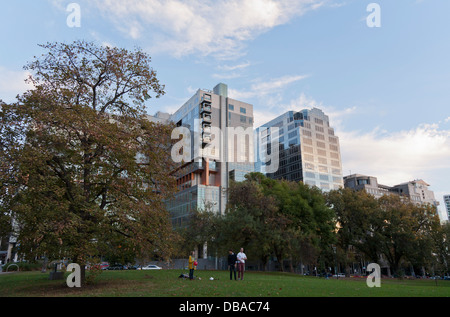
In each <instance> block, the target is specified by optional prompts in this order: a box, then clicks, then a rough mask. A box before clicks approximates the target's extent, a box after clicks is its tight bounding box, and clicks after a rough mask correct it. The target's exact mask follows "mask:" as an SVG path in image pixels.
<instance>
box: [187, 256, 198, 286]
mask: <svg viewBox="0 0 450 317" xmlns="http://www.w3.org/2000/svg"><path fill="white" fill-rule="evenodd" d="M195 262H196V261H195V253H194V251H191V255H190V256H189V266H188V268H189V279H190V280H193V279H194V270H195V269H197V266H196V265H195Z"/></svg>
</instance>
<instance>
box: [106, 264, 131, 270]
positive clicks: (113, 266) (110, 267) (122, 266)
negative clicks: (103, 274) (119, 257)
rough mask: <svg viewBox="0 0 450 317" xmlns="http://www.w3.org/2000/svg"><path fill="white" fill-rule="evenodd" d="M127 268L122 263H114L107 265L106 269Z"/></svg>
mask: <svg viewBox="0 0 450 317" xmlns="http://www.w3.org/2000/svg"><path fill="white" fill-rule="evenodd" d="M127 269H128V268H127V267H126V266H125V265H122V264H114V265H110V266H109V267H108V270H127Z"/></svg>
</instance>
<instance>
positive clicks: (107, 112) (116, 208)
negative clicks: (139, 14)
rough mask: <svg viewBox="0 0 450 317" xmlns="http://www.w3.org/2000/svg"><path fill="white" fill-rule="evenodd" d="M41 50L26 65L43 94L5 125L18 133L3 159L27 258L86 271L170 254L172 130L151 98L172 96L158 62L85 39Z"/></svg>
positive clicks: (24, 100) (35, 93) (7, 113)
mask: <svg viewBox="0 0 450 317" xmlns="http://www.w3.org/2000/svg"><path fill="white" fill-rule="evenodd" d="M41 47H42V48H43V49H44V50H45V53H44V54H43V55H42V56H41V57H40V58H37V59H35V60H34V61H33V62H31V63H29V64H28V65H27V66H26V67H25V69H27V70H29V71H30V72H31V73H32V74H33V75H32V76H31V77H30V78H29V81H30V82H32V83H33V84H34V87H35V89H33V90H29V91H27V92H25V93H24V94H23V95H21V96H20V97H19V102H17V103H16V104H13V105H10V106H8V107H6V106H5V107H2V110H3V112H2V117H1V118H2V121H1V124H2V125H1V126H0V128H1V129H5V128H9V129H11V130H12V131H15V132H17V134H16V135H14V138H13V139H12V140H10V141H11V142H13V146H12V147H11V148H12V149H13V151H10V152H9V153H6V154H5V153H2V155H10V156H11V159H10V160H9V161H8V163H9V165H8V167H7V168H6V170H8V171H10V172H12V174H13V177H12V179H14V182H13V183H14V184H12V183H10V184H9V185H8V186H9V187H10V188H14V195H12V194H13V192H12V191H10V192H9V196H8V197H9V199H10V200H11V201H12V202H11V204H10V208H11V210H12V212H13V215H14V218H15V219H16V220H17V223H18V228H17V229H18V230H17V233H18V235H19V241H20V252H21V253H22V254H23V255H26V256H27V257H28V258H33V257H36V256H42V255H45V256H47V257H49V258H55V259H56V258H61V257H63V256H65V257H69V258H71V259H72V260H74V261H78V263H85V262H86V261H87V260H88V257H89V256H96V255H99V253H100V254H101V253H103V254H104V253H107V252H110V251H111V249H116V250H119V249H120V250H119V251H120V252H128V253H130V252H131V254H134V255H135V256H152V255H153V254H158V255H160V256H164V255H169V254H170V251H171V249H170V248H171V244H170V240H171V238H172V237H171V234H172V231H171V226H170V222H169V219H168V214H167V212H166V210H165V206H164V199H166V198H168V197H169V196H170V195H171V194H173V193H174V191H175V189H176V187H175V180H174V179H173V177H171V176H170V175H169V171H170V170H171V169H172V168H173V165H172V164H173V163H172V160H171V159H170V151H169V150H168V148H169V147H170V144H171V138H170V135H171V129H172V127H171V126H170V125H167V126H164V125H159V124H155V123H152V122H149V121H148V120H147V119H146V114H145V106H146V104H145V102H146V100H148V99H149V98H150V97H151V95H152V94H153V95H154V96H156V97H159V96H161V95H163V94H164V87H163V86H162V85H160V83H159V81H158V79H157V78H156V72H155V71H154V70H153V69H152V68H151V67H150V61H151V60H150V57H149V56H148V55H147V54H146V53H144V52H142V51H141V50H139V49H136V50H135V51H133V52H130V51H128V50H125V49H119V48H110V47H102V46H97V45H95V44H94V43H88V42H83V41H77V42H74V43H72V44H63V43H48V44H46V45H41ZM2 135H3V134H2ZM1 141H2V142H6V141H5V140H4V138H3V137H2V139H1ZM2 145H3V144H2ZM3 170H5V168H3V166H2V185H3V183H5V180H6V179H7V178H6V177H3V176H4V175H6V173H4V171H3ZM3 187H4V186H2V188H3ZM2 190H3V191H4V189H2Z"/></svg>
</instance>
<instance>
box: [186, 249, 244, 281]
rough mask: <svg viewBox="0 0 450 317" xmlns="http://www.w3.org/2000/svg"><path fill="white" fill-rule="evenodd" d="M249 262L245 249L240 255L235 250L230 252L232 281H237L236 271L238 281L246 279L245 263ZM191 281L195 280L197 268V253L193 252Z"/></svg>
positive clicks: (191, 257) (190, 258) (190, 263)
mask: <svg viewBox="0 0 450 317" xmlns="http://www.w3.org/2000/svg"><path fill="white" fill-rule="evenodd" d="M246 260H247V255H245V253H244V248H241V250H240V252H239V253H238V254H235V253H234V252H233V250H231V249H230V250H229V251H228V267H229V269H230V280H232V279H233V273H234V280H236V270H237V272H238V274H237V279H240V280H243V279H244V271H245V261H246ZM188 263H189V264H188V268H189V279H191V280H192V279H194V271H195V270H196V268H197V261H195V252H194V251H192V252H191V254H190V255H189V262H188Z"/></svg>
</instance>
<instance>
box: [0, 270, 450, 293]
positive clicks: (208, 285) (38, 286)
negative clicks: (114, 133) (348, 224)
mask: <svg viewBox="0 0 450 317" xmlns="http://www.w3.org/2000/svg"><path fill="white" fill-rule="evenodd" d="M181 273H186V272H182V271H180V270H150V271H104V272H103V273H102V274H101V275H100V276H99V277H98V278H97V280H96V282H95V283H94V284H93V285H87V286H85V287H82V288H68V287H67V285H66V283H65V280H60V281H50V280H49V279H48V276H49V273H41V272H19V273H11V274H0V297H8V296H14V297H27V296H33V297H66V296H68V297H450V281H443V280H439V281H437V283H436V281H434V280H420V279H419V280H397V279H382V281H381V287H380V288H369V287H367V285H366V281H365V279H352V278H345V279H328V280H327V279H325V278H318V277H305V276H300V275H296V274H290V273H278V272H267V273H265V272H246V273H245V279H244V280H243V281H234V280H233V281H230V279H229V273H228V272H225V271H202V270H198V271H196V272H195V275H196V277H199V278H200V279H196V280H193V281H190V280H186V279H180V278H178V276H179V275H180V274H181ZM67 274H68V273H67ZM67 274H66V276H67ZM210 277H213V278H214V280H212V281H211V280H210V279H209V278H210Z"/></svg>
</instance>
